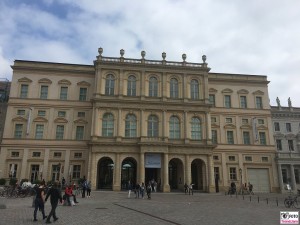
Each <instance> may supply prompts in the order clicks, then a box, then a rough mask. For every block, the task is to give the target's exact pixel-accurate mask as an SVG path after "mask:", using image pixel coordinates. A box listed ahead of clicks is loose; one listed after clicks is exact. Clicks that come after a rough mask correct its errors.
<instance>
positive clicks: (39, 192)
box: [33, 181, 47, 221]
mask: <svg viewBox="0 0 300 225" xmlns="http://www.w3.org/2000/svg"><path fill="white" fill-rule="evenodd" d="M44 199H45V182H43V181H42V182H41V183H40V185H39V187H38V188H36V195H35V200H34V212H33V221H38V220H37V218H36V216H37V211H38V209H40V211H41V212H42V215H43V220H44V219H46V218H47V216H46V215H45V204H44V201H45V200H44Z"/></svg>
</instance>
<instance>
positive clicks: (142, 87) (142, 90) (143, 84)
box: [140, 70, 148, 99]
mask: <svg viewBox="0 0 300 225" xmlns="http://www.w3.org/2000/svg"><path fill="white" fill-rule="evenodd" d="M141 72H142V73H141V79H140V80H141V82H140V95H141V98H142V99H144V97H145V95H146V87H145V84H146V82H145V80H146V79H145V71H144V70H143V71H141ZM147 96H148V94H147Z"/></svg>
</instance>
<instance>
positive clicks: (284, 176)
mask: <svg viewBox="0 0 300 225" xmlns="http://www.w3.org/2000/svg"><path fill="white" fill-rule="evenodd" d="M281 172H282V181H283V183H285V184H287V182H288V177H287V170H286V169H281Z"/></svg>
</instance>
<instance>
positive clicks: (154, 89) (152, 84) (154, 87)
mask: <svg viewBox="0 0 300 225" xmlns="http://www.w3.org/2000/svg"><path fill="white" fill-rule="evenodd" d="M149 96H150V97H157V96H158V82H157V79H156V77H150V79H149Z"/></svg>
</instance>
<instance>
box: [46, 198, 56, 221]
mask: <svg viewBox="0 0 300 225" xmlns="http://www.w3.org/2000/svg"><path fill="white" fill-rule="evenodd" d="M57 205H58V202H51V211H50V213H49V216H48V217H47V221H50V219H51V216H52V217H53V219H57V216H56V212H55V210H56V207H57Z"/></svg>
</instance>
